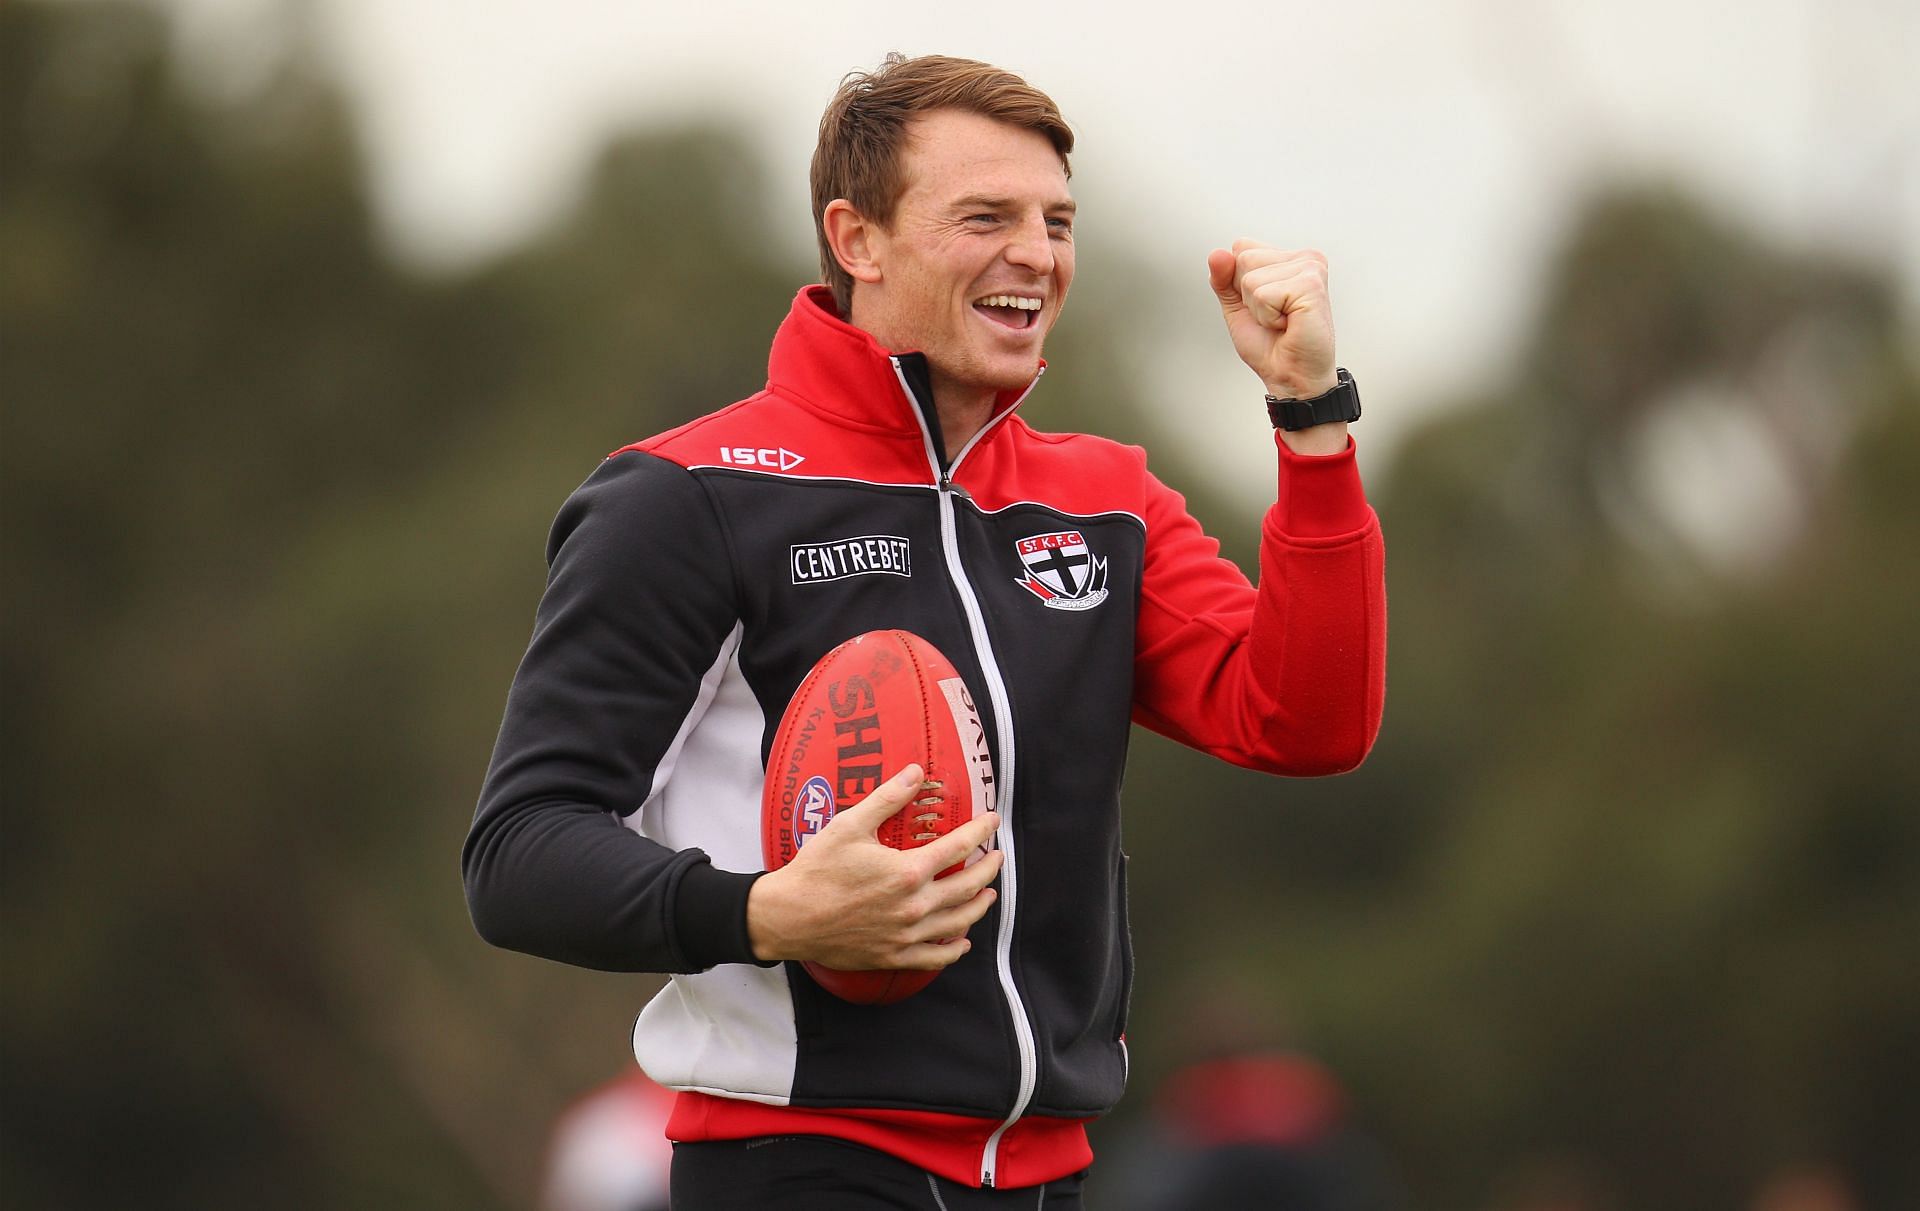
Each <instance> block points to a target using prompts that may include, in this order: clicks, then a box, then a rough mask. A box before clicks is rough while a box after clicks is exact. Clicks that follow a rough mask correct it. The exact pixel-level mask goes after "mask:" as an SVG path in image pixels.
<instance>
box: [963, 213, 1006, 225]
mask: <svg viewBox="0 0 1920 1211" xmlns="http://www.w3.org/2000/svg"><path fill="white" fill-rule="evenodd" d="M999 221H1000V216H999V215H997V214H970V215H968V216H967V222H969V223H998V222H999Z"/></svg>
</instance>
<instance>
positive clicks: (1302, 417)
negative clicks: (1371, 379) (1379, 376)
mask: <svg viewBox="0 0 1920 1211" xmlns="http://www.w3.org/2000/svg"><path fill="white" fill-rule="evenodd" d="M1334 377H1335V379H1336V380H1337V381H1336V382H1335V383H1334V384H1333V387H1332V388H1331V389H1330V390H1328V391H1325V392H1323V393H1321V394H1319V395H1316V396H1314V397H1313V398H1312V399H1275V398H1274V397H1273V396H1271V395H1269V396H1268V397H1267V416H1268V418H1269V419H1271V420H1272V421H1273V427H1274V428H1276V429H1285V430H1286V431H1287V432H1289V433H1292V432H1296V431H1298V430H1301V429H1311V428H1313V427H1314V426H1315V425H1330V424H1332V423H1333V422H1334V421H1354V420H1359V419H1360V388H1358V387H1356V386H1354V383H1353V375H1351V374H1348V373H1347V372H1346V369H1345V368H1344V367H1343V368H1341V369H1339V370H1336V371H1335V372H1334Z"/></svg>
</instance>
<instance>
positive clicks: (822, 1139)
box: [671, 1135, 1086, 1211]
mask: <svg viewBox="0 0 1920 1211" xmlns="http://www.w3.org/2000/svg"><path fill="white" fill-rule="evenodd" d="M1085 1176H1086V1174H1085V1172H1084V1171H1083V1172H1080V1173H1075V1174H1072V1175H1071V1176H1068V1177H1064V1178H1061V1179H1060V1180H1059V1181H1053V1182H1048V1183H1047V1184H1046V1185H1044V1186H1020V1187H1016V1188H1014V1189H1010V1190H980V1189H975V1188H974V1187H972V1186H966V1185H962V1184H961V1183H959V1182H954V1181H949V1180H947V1179H946V1178H944V1177H935V1176H934V1175H933V1174H931V1173H928V1172H927V1171H926V1170H924V1169H921V1168H918V1167H916V1166H914V1165H910V1164H908V1163H907V1162H906V1161H903V1160H900V1159H898V1158H897V1157H892V1156H888V1155H887V1154H886V1153H884V1152H879V1151H876V1150H874V1149H872V1148H867V1147H864V1146H862V1145H860V1144H855V1143H852V1142H850V1141H848V1140H839V1139H833V1138H831V1137H829V1136H824V1135H767V1136H761V1137H760V1138H758V1139H750V1140H710V1141H707V1142H705V1143H699V1144H675V1145H674V1146H673V1202H672V1204H671V1206H672V1208H673V1211H785V1209H787V1208H791V1209H792V1211H989V1209H991V1211H1013V1209H1014V1208H1022V1209H1024V1211H1082V1204H1081V1202H1080V1184H1081V1179H1082V1178H1084V1177H1085Z"/></svg>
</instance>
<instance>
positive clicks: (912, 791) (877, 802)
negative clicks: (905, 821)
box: [820, 764, 926, 837]
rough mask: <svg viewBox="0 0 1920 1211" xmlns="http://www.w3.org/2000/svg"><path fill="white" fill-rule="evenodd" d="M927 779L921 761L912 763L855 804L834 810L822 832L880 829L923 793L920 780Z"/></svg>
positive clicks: (856, 832) (868, 832)
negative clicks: (831, 817)
mask: <svg viewBox="0 0 1920 1211" xmlns="http://www.w3.org/2000/svg"><path fill="white" fill-rule="evenodd" d="M925 780H926V771H925V770H923V769H921V768H920V766H919V765H917V764H916V765H909V766H907V767H906V768H905V769H903V770H901V771H900V772H899V773H897V774H895V775H894V776H893V777H891V778H889V779H887V780H886V781H885V782H882V783H881V784H880V785H879V786H876V787H874V789H873V793H872V794H870V795H868V796H867V797H866V798H864V799H862V800H860V802H858V803H856V804H854V805H853V806H852V807H843V808H841V809H840V810H839V811H836V812H835V813H833V819H831V820H829V821H827V826H826V828H824V829H822V830H821V833H820V835H821V836H825V835H826V834H828V833H830V832H834V831H836V830H838V832H839V833H840V834H841V835H843V836H846V837H858V836H866V837H872V836H873V835H874V834H875V833H878V832H879V831H880V826H881V825H882V824H885V823H886V822H887V820H888V819H889V818H890V817H892V816H894V815H895V814H897V813H898V812H899V811H900V809H901V808H903V807H905V806H906V805H907V803H908V802H909V801H911V800H912V798H913V797H914V796H915V795H917V794H919V793H920V784H921V783H922V782H924V781H925Z"/></svg>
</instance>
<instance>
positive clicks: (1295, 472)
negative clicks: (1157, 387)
mask: <svg viewBox="0 0 1920 1211" xmlns="http://www.w3.org/2000/svg"><path fill="white" fill-rule="evenodd" d="M1275 445H1276V446H1277V447H1278V448H1279V452H1280V493H1279V498H1278V499H1277V500H1276V501H1275V502H1274V505H1273V507H1272V508H1271V509H1269V510H1267V515H1266V519H1265V521H1264V522H1263V523H1262V525H1261V530H1260V585H1259V587H1258V588H1257V589H1256V588H1255V587H1254V586H1253V585H1250V584H1248V583H1247V578H1246V577H1245V576H1244V575H1243V574H1242V573H1241V571H1240V569H1239V568H1238V567H1236V566H1235V565H1234V564H1233V563H1232V562H1230V561H1228V560H1225V559H1222V558H1221V557H1220V544H1219V543H1217V542H1215V541H1214V540H1213V539H1211V538H1209V537H1207V535H1206V534H1205V533H1204V532H1203V531H1202V530H1201V529H1200V525H1199V523H1198V522H1196V521H1194V519H1193V518H1192V517H1191V516H1189V515H1188V513H1187V508H1186V501H1185V500H1184V499H1182V498H1181V496H1180V494H1179V493H1177V492H1175V491H1173V490H1172V489H1170V488H1168V487H1167V486H1166V485H1164V484H1162V483H1161V482H1160V481H1159V480H1157V479H1154V478H1153V477H1152V476H1151V475H1148V477H1147V480H1148V482H1147V509H1146V522H1147V555H1146V567H1145V571H1144V579H1143V583H1142V587H1141V593H1140V597H1141V600H1140V622H1139V631H1138V634H1137V636H1136V638H1135V649H1134V651H1135V654H1134V699H1133V717H1134V720H1135V722H1137V723H1139V724H1141V725H1143V726H1145V727H1149V728H1152V729H1153V730H1154V731H1156V732H1159V733H1160V734H1162V735H1164V736H1169V737H1171V738H1173V739H1175V740H1178V741H1180V742H1181V743H1182V744H1187V745H1191V746H1192V747H1194V748H1197V749H1200V750H1201V751H1203V752H1207V753H1211V754H1213V755H1214V756H1216V757H1220V758H1222V759H1224V760H1227V761H1231V762H1233V763H1234V764H1235V765H1244V766H1248V767H1251V768H1254V769H1261V770H1266V771H1268V772H1270V773H1276V774H1300V775H1309V774H1337V773H1343V772H1345V771H1347V770H1350V769H1352V768H1354V767H1355V766H1357V765H1359V764H1360V762H1361V761H1362V760H1363V759H1364V758H1365V757H1366V755H1367V751H1368V750H1369V749H1371V748H1372V747H1373V740H1374V737H1375V736H1376V735H1378V734H1379V731H1380V712H1381V707H1382V704H1383V702H1384V700H1385V697H1386V654H1387V598H1386V576H1385V549H1384V547H1383V545H1382V542H1381V538H1380V521H1379V519H1378V518H1377V517H1375V516H1374V512H1373V509H1372V508H1371V507H1370V506H1369V505H1368V504H1367V499H1366V495H1365V493H1364V492H1363V491H1362V490H1361V487H1360V473H1359V471H1358V469H1357V468H1356V467H1355V465H1354V457H1353V445H1352V443H1351V442H1349V443H1348V445H1347V449H1346V452H1345V453H1343V454H1335V455H1328V456H1325V457H1307V456H1303V455H1297V454H1295V453H1293V452H1292V450H1290V449H1289V448H1288V447H1287V446H1286V444H1285V443H1284V442H1281V441H1280V440H1279V439H1278V436H1277V435H1276V437H1275Z"/></svg>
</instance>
